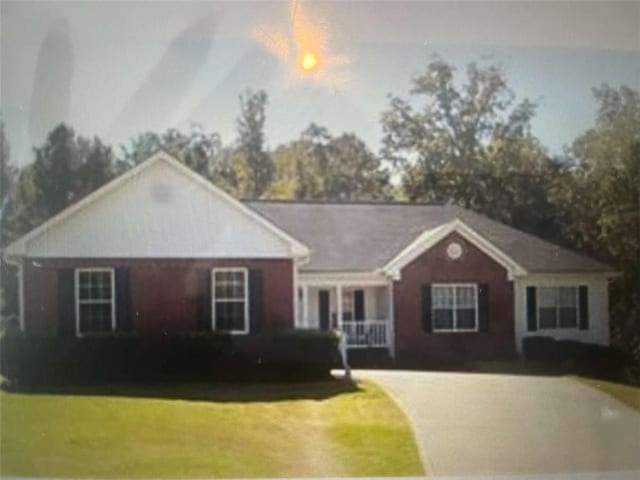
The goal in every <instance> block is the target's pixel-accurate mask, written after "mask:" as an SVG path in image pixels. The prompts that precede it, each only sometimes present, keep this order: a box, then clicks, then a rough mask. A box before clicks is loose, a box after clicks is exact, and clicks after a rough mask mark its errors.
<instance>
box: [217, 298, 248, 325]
mask: <svg viewBox="0 0 640 480" xmlns="http://www.w3.org/2000/svg"><path fill="white" fill-rule="evenodd" d="M215 318H216V330H221V331H230V330H244V327H245V318H244V302H216V304H215Z"/></svg>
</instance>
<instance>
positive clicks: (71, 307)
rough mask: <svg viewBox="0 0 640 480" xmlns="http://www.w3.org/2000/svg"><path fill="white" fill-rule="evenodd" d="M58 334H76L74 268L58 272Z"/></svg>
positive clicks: (66, 335)
mask: <svg viewBox="0 0 640 480" xmlns="http://www.w3.org/2000/svg"><path fill="white" fill-rule="evenodd" d="M58 334H59V335H61V336H65V337H73V336H75V334H76V296H75V272H74V270H73V268H63V269H61V270H58Z"/></svg>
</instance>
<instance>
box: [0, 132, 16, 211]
mask: <svg viewBox="0 0 640 480" xmlns="http://www.w3.org/2000/svg"><path fill="white" fill-rule="evenodd" d="M10 154H11V149H10V148H9V141H8V140H7V137H6V135H5V133H4V123H3V122H0V212H2V211H4V208H5V206H6V204H7V202H8V200H9V194H10V192H11V188H12V187H13V184H14V182H15V179H16V175H17V169H16V167H15V166H14V165H12V164H11V160H10ZM1 218H2V216H1V213H0V219H1Z"/></svg>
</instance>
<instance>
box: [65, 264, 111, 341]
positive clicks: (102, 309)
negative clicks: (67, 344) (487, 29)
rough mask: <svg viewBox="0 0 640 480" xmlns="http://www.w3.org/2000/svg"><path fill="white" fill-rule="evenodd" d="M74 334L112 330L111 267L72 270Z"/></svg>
mask: <svg viewBox="0 0 640 480" xmlns="http://www.w3.org/2000/svg"><path fill="white" fill-rule="evenodd" d="M75 287H76V288H75V290H76V333H77V334H78V335H85V334H87V333H107V332H112V331H114V330H115V327H116V309H115V285H114V272H113V269H112V268H78V269H76V271H75Z"/></svg>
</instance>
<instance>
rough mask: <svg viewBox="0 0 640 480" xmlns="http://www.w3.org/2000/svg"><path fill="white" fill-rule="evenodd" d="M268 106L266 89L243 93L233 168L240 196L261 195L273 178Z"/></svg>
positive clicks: (255, 196)
mask: <svg viewBox="0 0 640 480" xmlns="http://www.w3.org/2000/svg"><path fill="white" fill-rule="evenodd" d="M266 106H267V94H266V92H264V91H263V90H260V91H258V92H252V91H251V90H248V91H246V92H245V93H244V94H243V95H241V96H240V115H239V116H238V119H237V125H238V138H237V140H236V144H237V145H236V150H235V158H234V160H233V168H234V171H235V173H236V176H237V185H238V192H237V193H238V194H239V195H240V196H241V197H251V198H260V197H261V196H262V194H263V193H264V192H265V191H266V190H267V188H268V187H269V185H270V184H271V181H272V179H273V174H274V165H273V160H272V158H271V155H270V154H269V153H268V152H267V151H265V145H264V143H265V140H264V123H265V118H266V114H265V108H266Z"/></svg>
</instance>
